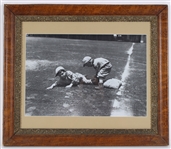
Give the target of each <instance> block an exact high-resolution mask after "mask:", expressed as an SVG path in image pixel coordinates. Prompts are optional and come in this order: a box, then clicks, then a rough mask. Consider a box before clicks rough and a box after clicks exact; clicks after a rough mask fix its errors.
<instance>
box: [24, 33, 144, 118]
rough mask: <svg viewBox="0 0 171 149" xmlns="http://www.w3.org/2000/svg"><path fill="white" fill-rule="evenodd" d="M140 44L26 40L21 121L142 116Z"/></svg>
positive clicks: (45, 37)
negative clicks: (54, 118)
mask: <svg viewBox="0 0 171 149" xmlns="http://www.w3.org/2000/svg"><path fill="white" fill-rule="evenodd" d="M146 38H147V37H146V35H141V34H139V35H132V34H27V35H26V60H25V72H26V80H25V82H26V83H25V116H109V117H145V116H147V60H146V56H147V45H146Z"/></svg>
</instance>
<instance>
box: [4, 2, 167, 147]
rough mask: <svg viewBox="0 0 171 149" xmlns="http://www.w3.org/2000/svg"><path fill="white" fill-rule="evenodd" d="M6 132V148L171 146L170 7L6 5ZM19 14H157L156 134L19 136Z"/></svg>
mask: <svg viewBox="0 0 171 149" xmlns="http://www.w3.org/2000/svg"><path fill="white" fill-rule="evenodd" d="M4 14H5V24H4V26H5V28H4V35H5V37H4V46H5V47H4V50H5V54H4V113H3V120H4V125H3V128H4V131H3V143H4V145H5V146H139V145H141V146H149V145H168V143H169V137H168V62H167V61H168V58H167V54H168V46H167V36H168V26H167V25H168V22H167V21H168V16H167V15H168V7H167V6H166V5H156V6H155V5H146V6H145V5H144V6H143V5H141V6H138V5H134V6H133V5H127V6H124V5H119V6H112V5H5V8H4ZM17 15H142V16H143V15H154V16H157V17H158V28H159V30H158V32H159V35H158V36H159V41H158V42H159V44H158V45H159V46H158V62H159V63H158V72H159V77H158V83H159V84H158V86H159V88H158V92H159V98H158V134H157V135H141V134H139V135H133V134H132V135H130V134H129V135H126V134H124V135H123V134H122V135H120V134H119V135H114V134H110V135H93V134H92V135H83V134H82V135H81V134H80V135H74V134H70V135H29V134H27V135H19V134H17V133H16V132H14V86H15V84H14V64H15V16H17Z"/></svg>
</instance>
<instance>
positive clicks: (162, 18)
mask: <svg viewBox="0 0 171 149" xmlns="http://www.w3.org/2000/svg"><path fill="white" fill-rule="evenodd" d="M167 12H168V8H165V9H164V10H163V11H162V12H161V13H160V14H159V49H158V51H159V58H158V59H159V70H158V71H159V78H158V80H159V89H158V93H159V100H158V113H159V115H158V119H159V121H158V122H159V123H158V127H159V132H160V135H161V137H162V138H163V139H164V140H165V141H166V142H168V141H169V140H168V139H169V137H168V136H169V134H168V131H169V128H168V122H169V121H168V105H169V103H168V42H167V39H168V26H167V25H168V14H167Z"/></svg>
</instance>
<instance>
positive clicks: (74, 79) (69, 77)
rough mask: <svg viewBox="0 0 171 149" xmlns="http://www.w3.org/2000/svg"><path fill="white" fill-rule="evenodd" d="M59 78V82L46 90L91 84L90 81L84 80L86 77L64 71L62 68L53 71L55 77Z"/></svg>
mask: <svg viewBox="0 0 171 149" xmlns="http://www.w3.org/2000/svg"><path fill="white" fill-rule="evenodd" d="M57 76H59V80H58V81H56V82H55V83H53V84H52V85H51V86H49V87H48V88H47V89H53V88H54V87H56V86H65V87H66V88H70V87H72V86H74V85H78V84H81V83H83V84H91V83H92V81H91V80H88V79H86V77H85V76H84V75H82V74H80V73H73V72H71V71H69V70H68V71H67V70H65V68H64V67H62V66H59V67H57V68H56V69H55V77H57Z"/></svg>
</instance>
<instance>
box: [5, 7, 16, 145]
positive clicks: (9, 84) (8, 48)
mask: <svg viewBox="0 0 171 149" xmlns="http://www.w3.org/2000/svg"><path fill="white" fill-rule="evenodd" d="M4 11H5V20H4V23H5V24H4V30H5V31H4V35H5V37H4V47H5V49H4V50H5V51H4V60H5V62H4V113H3V120H4V121H3V122H4V123H3V126H4V129H3V131H4V133H3V134H4V136H3V138H4V142H8V140H9V139H10V138H11V137H12V136H13V134H14V126H13V123H14V52H15V51H14V50H15V49H14V45H15V43H14V39H15V38H14V35H15V33H14V31H15V30H14V26H15V21H14V20H15V19H14V17H15V16H14V14H12V13H11V11H9V9H8V8H6V7H5V9H4Z"/></svg>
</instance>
